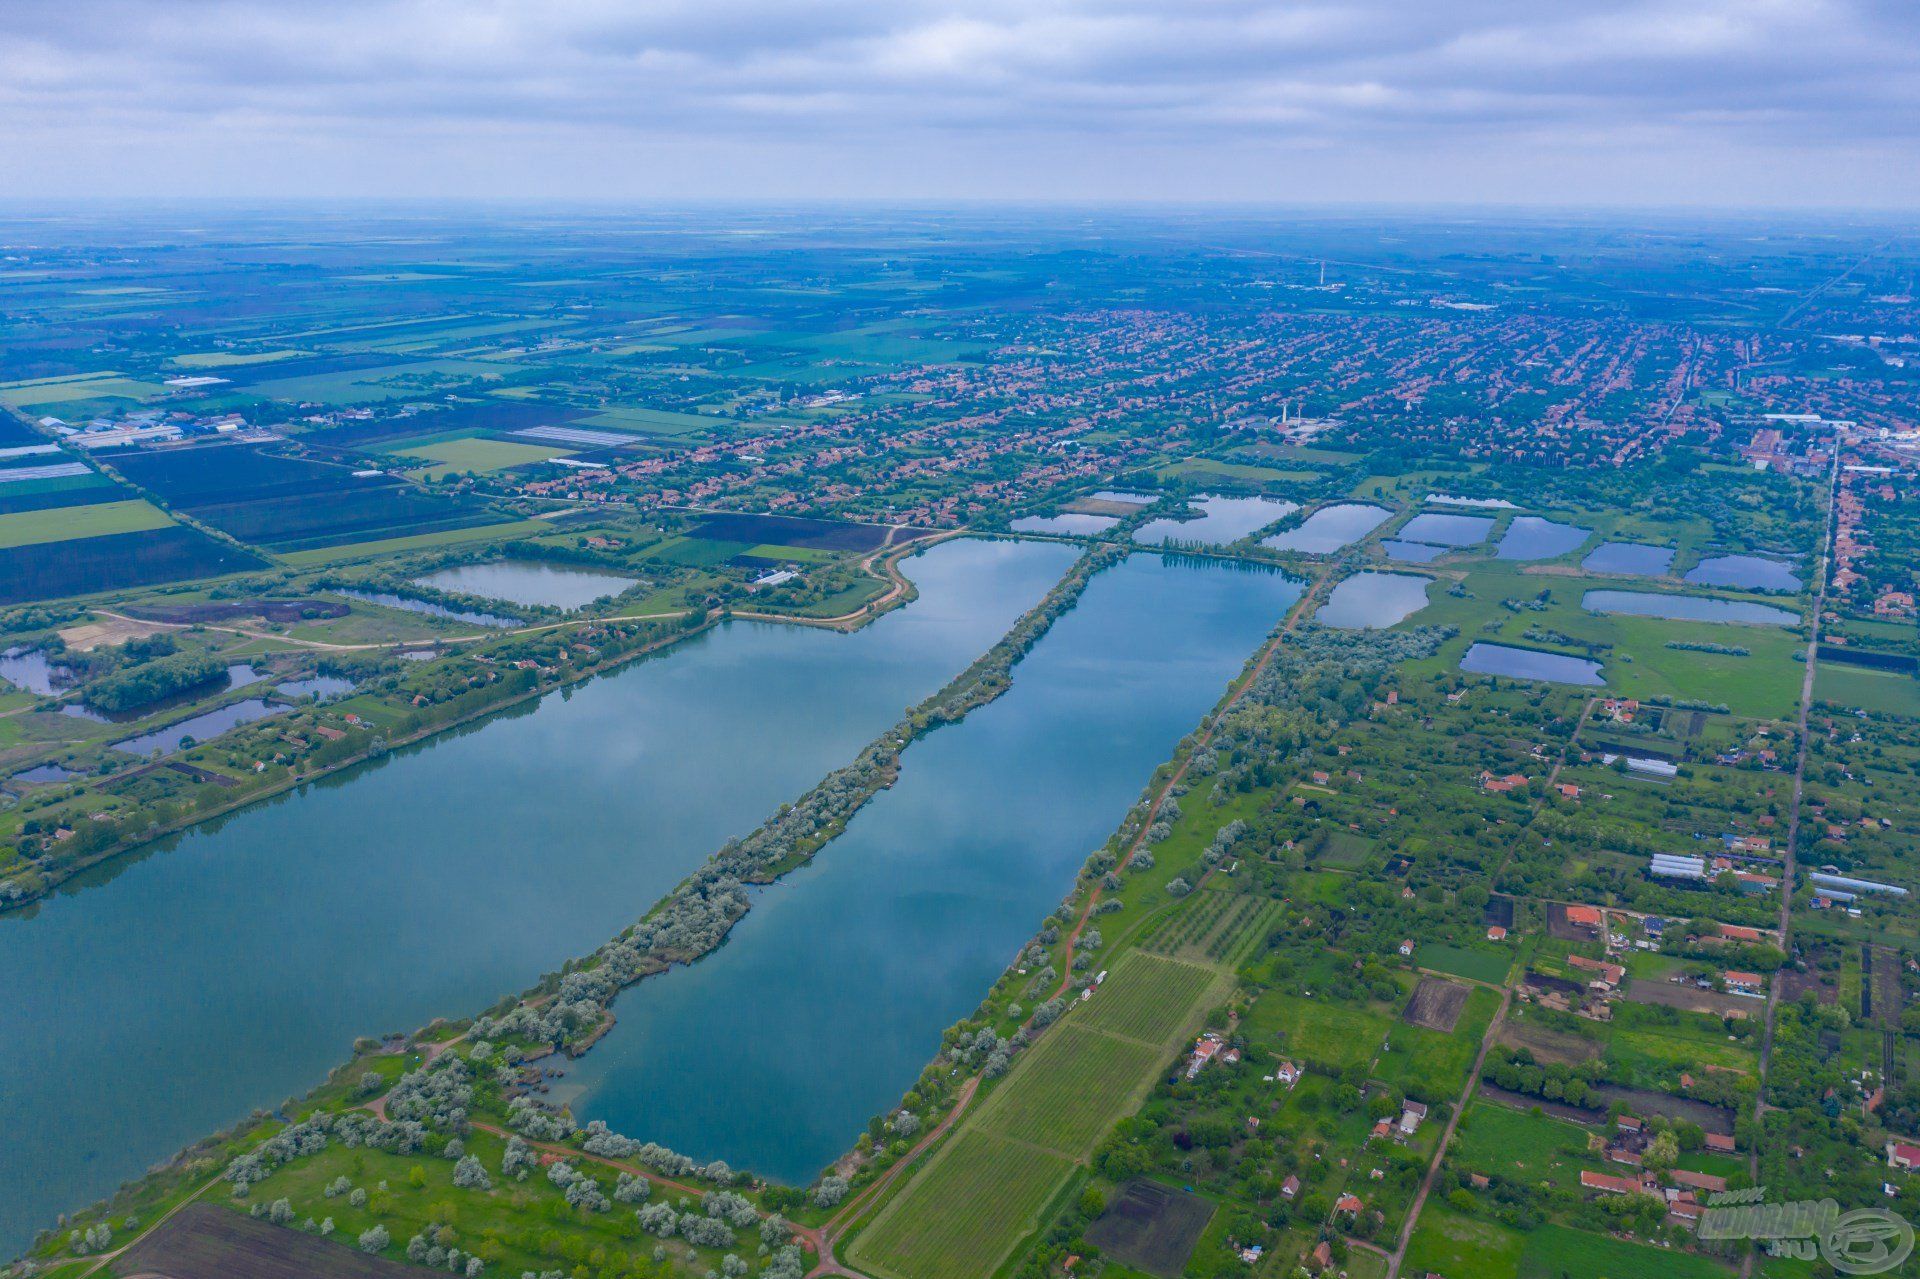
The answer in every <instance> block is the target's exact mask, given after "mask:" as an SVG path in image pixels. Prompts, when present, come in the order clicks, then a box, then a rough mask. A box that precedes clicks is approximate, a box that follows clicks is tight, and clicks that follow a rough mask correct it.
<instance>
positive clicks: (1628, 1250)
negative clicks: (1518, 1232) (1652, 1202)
mask: <svg viewBox="0 0 1920 1279" xmlns="http://www.w3.org/2000/svg"><path fill="white" fill-rule="evenodd" d="M1733 1273H1734V1271H1733V1270H1731V1269H1730V1268H1728V1267H1726V1266H1723V1265H1721V1264H1720V1263H1719V1262H1717V1261H1711V1260H1709V1259H1707V1258H1706V1257H1701V1256H1696V1255H1694V1254H1692V1253H1684V1252H1677V1251H1675V1250H1674V1249H1672V1248H1654V1247H1651V1246H1649V1245H1646V1244H1637V1243H1628V1242H1627V1241H1626V1240H1624V1239H1615V1238H1613V1237H1612V1236H1609V1235H1596V1234H1590V1233H1588V1232H1587V1231H1585V1230H1573V1229H1570V1228H1568V1227H1566V1226H1542V1227H1540V1228H1539V1229H1538V1230H1535V1231H1534V1232H1532V1233H1531V1234H1529V1235H1528V1236H1527V1238H1526V1247H1525V1248H1524V1249H1523V1250H1522V1252H1521V1254H1520V1273H1519V1279H1726V1277H1727V1276H1730V1275H1732V1274H1733Z"/></svg>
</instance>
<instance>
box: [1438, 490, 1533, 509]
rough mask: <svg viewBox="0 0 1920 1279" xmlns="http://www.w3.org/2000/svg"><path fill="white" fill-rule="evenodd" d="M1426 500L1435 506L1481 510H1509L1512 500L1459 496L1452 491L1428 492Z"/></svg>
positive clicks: (1511, 506) (1512, 506)
mask: <svg viewBox="0 0 1920 1279" xmlns="http://www.w3.org/2000/svg"><path fill="white" fill-rule="evenodd" d="M1427 501H1429V502H1432V503H1433V504H1434V505H1435V506H1471V507H1476V508H1478V509H1480V510H1483V511H1511V510H1513V509H1514V505H1513V503H1512V502H1509V501H1508V500H1507V499H1506V498H1504V497H1460V496H1459V495H1457V494H1454V493H1429V494H1427Z"/></svg>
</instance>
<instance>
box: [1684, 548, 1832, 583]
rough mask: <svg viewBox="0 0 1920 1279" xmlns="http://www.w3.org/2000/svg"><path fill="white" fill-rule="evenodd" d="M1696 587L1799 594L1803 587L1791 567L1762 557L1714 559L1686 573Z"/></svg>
mask: <svg viewBox="0 0 1920 1279" xmlns="http://www.w3.org/2000/svg"><path fill="white" fill-rule="evenodd" d="M1686 580H1687V581H1689V582H1691V583H1693V584H1694V585H1695V586H1732V587H1737V588H1739V589H1741V590H1748V591H1798V590H1799V589H1800V587H1801V586H1802V585H1803V583H1802V582H1801V581H1800V576H1799V574H1797V573H1795V572H1794V571H1793V566H1792V565H1790V564H1788V563H1786V562H1784V561H1782V560H1776V559H1769V558H1767V557H1766V556H1764V555H1715V556H1711V557H1709V558H1707V559H1704V560H1701V561H1700V562H1699V563H1698V564H1695V565H1694V566H1693V567H1692V568H1691V569H1689V570H1687V576H1686Z"/></svg>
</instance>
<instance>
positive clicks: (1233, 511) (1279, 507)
mask: <svg viewBox="0 0 1920 1279" xmlns="http://www.w3.org/2000/svg"><path fill="white" fill-rule="evenodd" d="M1190 509H1193V510H1195V511H1198V512H1199V518H1198V519H1191V520H1174V519H1159V520H1150V521H1148V522H1147V523H1145V524H1143V525H1141V526H1140V527H1139V528H1138V529H1137V530H1135V531H1134V534H1133V540H1134V541H1136V542H1143V543H1145V544H1146V545H1148V546H1165V545H1178V544H1180V543H1182V542H1185V543H1200V544H1204V545H1206V546H1225V545H1226V544H1227V543H1228V542H1237V541H1239V540H1240V539H1241V538H1243V537H1245V536H1247V535H1248V534H1249V533H1257V532H1259V531H1260V530H1261V529H1263V528H1265V527H1266V526H1267V525H1269V524H1272V523H1275V522H1276V521H1279V520H1283V519H1285V518H1286V517H1287V516H1289V515H1292V514H1293V513H1294V512H1295V511H1297V510H1299V509H1300V504H1299V503H1298V502H1287V501H1281V500H1279V499H1277V498H1271V497H1213V496H1209V495H1207V494H1201V495H1200V496H1198V497H1196V498H1195V499H1194V500H1193V503H1192V506H1191V508H1190Z"/></svg>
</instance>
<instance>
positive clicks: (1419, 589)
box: [1313, 573, 1433, 630]
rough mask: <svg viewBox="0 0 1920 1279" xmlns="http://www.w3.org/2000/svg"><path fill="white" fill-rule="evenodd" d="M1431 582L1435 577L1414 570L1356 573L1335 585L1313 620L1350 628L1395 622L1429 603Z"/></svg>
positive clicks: (1355, 628)
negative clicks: (1428, 594) (1405, 571)
mask: <svg viewBox="0 0 1920 1279" xmlns="http://www.w3.org/2000/svg"><path fill="white" fill-rule="evenodd" d="M1431 585H1433V579H1432V578H1430V577H1416V576H1415V575H1413V574H1411V573H1355V574H1354V575H1353V576H1352V577H1349V578H1348V579H1346V580H1345V581H1344V582H1341V583H1340V584H1339V585H1338V586H1336V587H1334V588H1333V593H1332V594H1331V595H1329V596H1327V602H1326V603H1325V604H1322V605H1321V606H1320V611H1319V612H1318V613H1315V614H1314V615H1313V620H1314V621H1316V622H1318V623H1320V624H1321V625H1322V626H1338V627H1342V628H1344V629H1347V630H1362V629H1374V628H1379V627H1385V626H1392V625H1393V624H1394V623H1396V622H1402V621H1405V620H1406V619H1407V618H1409V617H1412V616H1413V615H1414V614H1415V613H1418V612H1419V611H1420V610H1421V609H1423V608H1425V607H1426V606H1427V588H1428V587H1429V586H1431Z"/></svg>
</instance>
